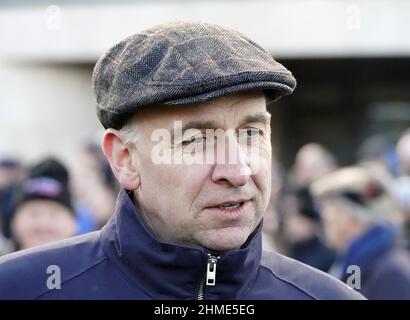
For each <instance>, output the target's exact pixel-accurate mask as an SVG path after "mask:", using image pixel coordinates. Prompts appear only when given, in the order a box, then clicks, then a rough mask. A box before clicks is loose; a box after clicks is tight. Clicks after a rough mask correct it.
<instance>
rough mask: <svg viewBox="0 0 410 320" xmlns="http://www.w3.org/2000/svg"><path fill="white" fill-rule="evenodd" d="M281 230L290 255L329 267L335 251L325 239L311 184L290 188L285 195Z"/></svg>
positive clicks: (319, 267)
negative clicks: (311, 191) (323, 239)
mask: <svg viewBox="0 0 410 320" xmlns="http://www.w3.org/2000/svg"><path fill="white" fill-rule="evenodd" d="M280 208H281V218H282V224H281V232H282V235H283V242H284V249H285V253H286V255H287V256H289V257H291V258H294V259H296V260H299V261H301V262H303V263H306V264H308V265H310V266H312V267H314V268H317V269H319V270H322V271H325V272H326V271H328V270H329V268H330V266H331V265H332V263H333V262H334V259H335V252H334V251H333V250H331V249H330V248H328V247H327V246H326V245H325V244H324V243H323V241H322V231H323V230H322V224H321V217H320V213H319V211H318V209H317V208H316V206H315V204H314V201H313V199H312V196H311V194H310V191H309V189H308V188H307V187H299V188H293V189H291V188H289V189H288V190H286V191H285V192H284V194H283V195H282V199H281V206H280Z"/></svg>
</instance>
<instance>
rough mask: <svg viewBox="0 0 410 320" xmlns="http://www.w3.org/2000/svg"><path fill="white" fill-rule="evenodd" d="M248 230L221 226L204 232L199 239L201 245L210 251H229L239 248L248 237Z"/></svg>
mask: <svg viewBox="0 0 410 320" xmlns="http://www.w3.org/2000/svg"><path fill="white" fill-rule="evenodd" d="M249 235H250V232H249V233H248V232H246V233H245V232H244V230H240V229H238V228H223V229H220V230H212V231H208V232H206V236H205V237H203V239H201V241H200V244H201V246H202V247H204V248H207V249H209V250H211V251H220V252H221V251H230V250H234V249H238V248H240V247H241V246H242V245H243V244H244V243H245V242H246V240H247V239H248V237H249Z"/></svg>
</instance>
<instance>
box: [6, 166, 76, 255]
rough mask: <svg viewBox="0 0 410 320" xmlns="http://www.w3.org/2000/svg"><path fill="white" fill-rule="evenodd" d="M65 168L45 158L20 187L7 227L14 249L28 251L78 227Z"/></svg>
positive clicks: (61, 237) (31, 170)
mask: <svg viewBox="0 0 410 320" xmlns="http://www.w3.org/2000/svg"><path fill="white" fill-rule="evenodd" d="M68 183H69V175H68V171H67V169H66V168H65V167H64V166H63V165H62V164H61V163H60V162H59V161H57V160H55V159H52V158H48V159H45V160H43V161H41V162H39V163H38V164H36V165H35V166H33V167H32V168H31V169H30V171H29V177H28V178H27V179H26V180H25V181H23V183H22V184H21V185H20V187H19V189H18V191H17V194H16V198H15V202H14V209H13V210H12V214H11V216H10V217H9V221H8V225H9V229H10V233H11V238H12V240H13V241H14V244H15V249H16V250H20V249H28V248H32V247H35V246H38V245H42V244H46V243H49V242H52V241H56V240H61V239H65V238H68V237H71V236H73V235H74V234H75V231H76V228H77V225H76V219H75V215H74V210H73V207H72V203H71V194H70V191H69V184H68Z"/></svg>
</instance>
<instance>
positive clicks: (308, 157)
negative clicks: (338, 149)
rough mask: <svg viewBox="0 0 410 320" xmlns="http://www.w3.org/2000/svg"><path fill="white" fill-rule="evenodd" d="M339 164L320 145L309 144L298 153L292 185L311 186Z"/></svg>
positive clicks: (291, 177)
mask: <svg viewBox="0 0 410 320" xmlns="http://www.w3.org/2000/svg"><path fill="white" fill-rule="evenodd" d="M336 168H337V162H336V160H335V158H334V156H333V155H332V154H331V153H330V152H329V151H328V150H327V149H326V148H325V147H323V146H322V145H320V144H318V143H308V144H305V145H304V146H302V147H301V148H300V149H299V151H298V152H297V153H296V157H295V163H294V164H293V168H292V171H291V174H290V183H289V184H291V185H297V186H300V187H306V186H309V185H310V184H311V183H312V182H313V181H315V180H317V179H318V178H320V177H322V176H324V175H325V174H328V173H330V172H332V171H334V170H335V169H336Z"/></svg>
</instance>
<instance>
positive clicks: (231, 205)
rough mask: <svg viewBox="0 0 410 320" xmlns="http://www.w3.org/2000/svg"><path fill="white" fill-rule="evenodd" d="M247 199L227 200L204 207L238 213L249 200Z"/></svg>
mask: <svg viewBox="0 0 410 320" xmlns="http://www.w3.org/2000/svg"><path fill="white" fill-rule="evenodd" d="M249 201H250V200H249V199H238V200H228V201H224V202H221V203H219V204H216V205H212V206H209V207H206V209H209V210H216V211H220V212H223V213H238V212H240V211H241V210H242V209H243V208H244V207H245V205H246V204H247V203H248V202H249Z"/></svg>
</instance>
